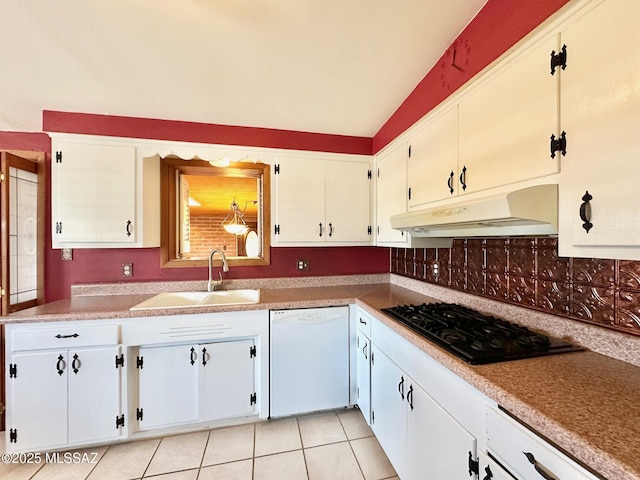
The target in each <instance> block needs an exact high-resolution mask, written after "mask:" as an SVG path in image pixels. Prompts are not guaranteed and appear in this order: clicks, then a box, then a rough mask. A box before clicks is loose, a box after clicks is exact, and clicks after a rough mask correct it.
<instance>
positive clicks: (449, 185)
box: [447, 170, 454, 195]
mask: <svg viewBox="0 0 640 480" xmlns="http://www.w3.org/2000/svg"><path fill="white" fill-rule="evenodd" d="M453 176H454V173H453V170H451V173H450V174H449V178H448V180H447V187H449V193H450V194H452V195H453Z"/></svg>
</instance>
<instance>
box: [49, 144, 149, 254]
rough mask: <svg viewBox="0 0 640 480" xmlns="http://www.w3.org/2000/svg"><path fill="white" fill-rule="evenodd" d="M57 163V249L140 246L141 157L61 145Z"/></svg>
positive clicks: (117, 148) (116, 148) (129, 150)
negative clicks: (120, 244) (102, 244)
mask: <svg viewBox="0 0 640 480" xmlns="http://www.w3.org/2000/svg"><path fill="white" fill-rule="evenodd" d="M57 149H58V151H59V152H61V153H62V158H61V161H59V162H58V161H56V160H54V161H53V162H52V176H53V178H52V183H51V185H52V210H53V211H52V223H53V226H52V228H53V232H52V236H53V238H54V244H55V243H57V244H58V245H64V243H74V244H77V243H100V242H105V243H108V242H125V243H134V242H135V241H136V234H135V228H134V227H135V222H136V153H135V152H136V151H135V148H134V147H129V146H121V145H93V144H84V143H73V142H60V143H59V144H58V146H57Z"/></svg>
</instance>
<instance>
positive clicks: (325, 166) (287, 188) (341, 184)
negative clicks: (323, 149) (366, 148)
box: [272, 155, 372, 246]
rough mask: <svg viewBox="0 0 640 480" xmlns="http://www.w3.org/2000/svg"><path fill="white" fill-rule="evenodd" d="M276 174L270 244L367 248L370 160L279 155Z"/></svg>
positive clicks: (369, 210) (369, 208)
mask: <svg viewBox="0 0 640 480" xmlns="http://www.w3.org/2000/svg"><path fill="white" fill-rule="evenodd" d="M274 176H275V182H274V183H275V189H274V195H273V202H272V205H273V207H274V211H275V215H273V218H274V229H273V233H274V235H273V237H272V238H273V240H272V243H273V245H274V246H283V245H288V246H292V245H313V244H315V245H325V246H326V245H370V244H371V238H372V235H371V233H372V231H371V164H370V161H368V160H367V161H347V160H343V159H331V160H327V159H324V158H317V157H314V156H308V157H307V156H302V155H301V156H296V157H280V158H279V159H278V161H277V163H276V165H274Z"/></svg>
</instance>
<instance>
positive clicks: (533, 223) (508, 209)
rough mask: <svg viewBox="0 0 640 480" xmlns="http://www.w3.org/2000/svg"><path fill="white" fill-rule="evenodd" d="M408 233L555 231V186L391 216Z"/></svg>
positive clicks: (455, 234)
mask: <svg viewBox="0 0 640 480" xmlns="http://www.w3.org/2000/svg"><path fill="white" fill-rule="evenodd" d="M391 227H392V228H395V229H397V230H402V231H404V232H407V233H409V234H410V235H411V236H412V237H431V238H442V237H450V238H454V237H489V236H494V237H495V236H508V235H555V234H557V233H558V186H557V185H556V184H547V185H537V186H534V187H527V188H523V189H520V190H515V191H512V192H506V193H502V194H497V195H491V196H487V197H482V198H475V199H472V200H466V201H460V202H456V203H453V204H449V205H444V206H439V207H435V208H427V209H424V210H417V211H414V212H409V213H403V214H400V215H394V216H392V217H391Z"/></svg>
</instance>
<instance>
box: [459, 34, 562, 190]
mask: <svg viewBox="0 0 640 480" xmlns="http://www.w3.org/2000/svg"><path fill="white" fill-rule="evenodd" d="M558 50H559V40H558V35H557V34H554V35H551V36H547V37H546V38H544V39H542V40H540V41H538V42H536V43H534V44H532V45H531V46H527V47H524V48H522V49H520V50H519V51H518V52H517V54H515V55H509V56H508V57H507V58H506V59H505V60H503V61H501V62H500V63H499V64H498V65H497V66H496V67H494V68H493V69H492V70H490V71H489V72H488V73H487V74H486V76H485V77H483V78H480V79H479V80H478V81H477V84H476V85H474V86H472V87H471V89H470V90H469V91H468V93H467V94H466V95H463V96H462V99H461V100H460V103H459V106H458V107H459V147H460V152H459V161H458V170H457V171H456V176H455V177H456V179H457V180H459V185H458V189H459V190H458V193H459V194H464V193H473V192H478V191H481V190H486V189H489V188H492V187H498V186H502V185H507V184H511V183H515V182H520V181H524V180H530V179H534V178H539V177H543V176H545V175H551V174H554V173H557V172H558V171H559V158H560V156H561V154H559V153H554V156H553V158H552V157H551V149H550V138H551V136H552V135H553V136H554V137H556V138H557V137H558V136H559V135H560V132H559V131H558V130H559V128H558V82H559V77H560V74H559V69H558V71H557V72H556V73H555V74H554V75H551V69H550V56H551V52H552V51H556V52H557V51H558Z"/></svg>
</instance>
